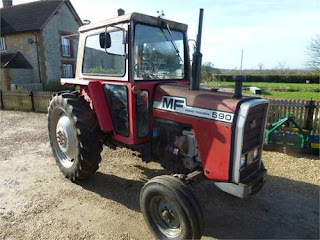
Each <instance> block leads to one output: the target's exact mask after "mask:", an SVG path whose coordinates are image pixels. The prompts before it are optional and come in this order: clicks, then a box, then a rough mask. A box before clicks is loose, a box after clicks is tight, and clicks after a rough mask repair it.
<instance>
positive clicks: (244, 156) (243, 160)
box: [240, 155, 247, 168]
mask: <svg viewBox="0 0 320 240" xmlns="http://www.w3.org/2000/svg"><path fill="white" fill-rule="evenodd" d="M240 163H241V168H243V167H245V166H246V165H247V156H246V155H242V157H241V162H240Z"/></svg>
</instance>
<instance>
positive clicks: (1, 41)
mask: <svg viewBox="0 0 320 240" xmlns="http://www.w3.org/2000/svg"><path fill="white" fill-rule="evenodd" d="M1 50H6V42H5V41H4V37H0V51H1Z"/></svg>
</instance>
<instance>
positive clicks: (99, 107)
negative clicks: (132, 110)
mask: <svg viewBox="0 0 320 240" xmlns="http://www.w3.org/2000/svg"><path fill="white" fill-rule="evenodd" d="M82 88H83V90H85V94H87V95H88V97H89V98H90V99H91V104H92V108H93V109H94V111H95V113H96V115H97V118H98V122H99V125H100V129H101V130H102V131H103V132H111V131H113V124H112V119H111V114H110V110H109V106H108V103H107V99H106V97H105V93H104V90H103V84H102V83H101V82H99V81H90V82H89V83H88V85H87V86H86V87H82ZM82 94H83V93H82Z"/></svg>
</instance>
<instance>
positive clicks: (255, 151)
mask: <svg viewBox="0 0 320 240" xmlns="http://www.w3.org/2000/svg"><path fill="white" fill-rule="evenodd" d="M257 157H259V148H255V149H254V150H253V159H256V158H257Z"/></svg>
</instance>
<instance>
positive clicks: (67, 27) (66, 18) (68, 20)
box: [42, 4, 79, 83]
mask: <svg viewBox="0 0 320 240" xmlns="http://www.w3.org/2000/svg"><path fill="white" fill-rule="evenodd" d="M78 29H79V24H78V22H77V21H76V20H75V18H74V16H73V14H72V13H71V12H70V10H69V8H68V6H67V5H66V4H63V5H62V6H61V8H60V9H59V10H58V14H56V15H54V16H53V17H52V18H51V19H50V21H49V22H48V23H47V24H46V26H45V28H44V29H43V32H42V36H43V44H44V46H45V48H44V52H43V55H44V59H45V60H44V65H45V69H46V70H45V71H46V76H47V79H46V80H47V83H49V82H52V81H57V80H60V78H61V74H62V63H63V62H65V63H71V64H73V65H74V72H75V66H76V58H77V50H78V40H77V39H72V40H71V41H72V46H73V54H72V57H71V58H66V57H62V49H61V34H62V35H64V34H75V33H78Z"/></svg>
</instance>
